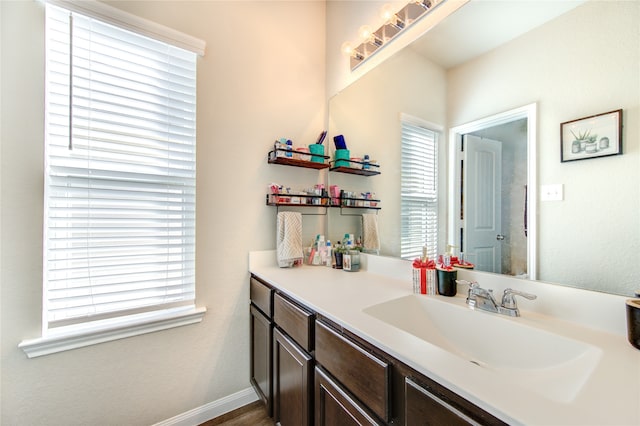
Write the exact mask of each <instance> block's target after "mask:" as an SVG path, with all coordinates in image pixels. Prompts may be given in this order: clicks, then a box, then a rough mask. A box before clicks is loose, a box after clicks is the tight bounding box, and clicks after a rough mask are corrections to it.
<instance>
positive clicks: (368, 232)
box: [362, 213, 380, 253]
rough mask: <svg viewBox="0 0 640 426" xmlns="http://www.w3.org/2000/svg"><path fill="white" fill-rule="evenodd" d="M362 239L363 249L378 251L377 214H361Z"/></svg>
mask: <svg viewBox="0 0 640 426" xmlns="http://www.w3.org/2000/svg"><path fill="white" fill-rule="evenodd" d="M362 239H363V242H362V243H363V246H364V249H365V251H375V252H376V253H377V252H378V251H380V238H379V237H378V215H376V214H372V213H366V214H363V215H362Z"/></svg>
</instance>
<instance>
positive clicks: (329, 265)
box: [325, 240, 333, 268]
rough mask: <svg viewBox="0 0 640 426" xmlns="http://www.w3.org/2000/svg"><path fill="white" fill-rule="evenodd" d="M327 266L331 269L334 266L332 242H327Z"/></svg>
mask: <svg viewBox="0 0 640 426" xmlns="http://www.w3.org/2000/svg"><path fill="white" fill-rule="evenodd" d="M325 266H328V267H329V268H331V267H332V266H333V256H332V253H331V240H327V252H326V260H325Z"/></svg>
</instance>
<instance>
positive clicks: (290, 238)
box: [276, 212, 303, 268]
mask: <svg viewBox="0 0 640 426" xmlns="http://www.w3.org/2000/svg"><path fill="white" fill-rule="evenodd" d="M276 243H277V258H278V266H279V267H281V268H290V267H292V266H293V264H294V263H295V261H296V260H299V259H302V256H303V253H302V215H301V214H300V213H296V212H280V213H278V224H277V229H276Z"/></svg>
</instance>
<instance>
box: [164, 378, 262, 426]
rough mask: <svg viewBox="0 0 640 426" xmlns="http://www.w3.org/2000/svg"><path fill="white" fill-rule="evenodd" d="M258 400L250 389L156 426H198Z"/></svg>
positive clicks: (254, 392)
mask: <svg viewBox="0 0 640 426" xmlns="http://www.w3.org/2000/svg"><path fill="white" fill-rule="evenodd" d="M257 400H258V395H256V391H255V390H253V388H252V387H248V388H246V389H244V390H241V391H239V392H236V393H234V394H231V395H229V396H225V397H224V398H220V399H218V400H217V401H213V402H210V403H208V404H205V405H202V406H200V407H196V408H194V409H193V410H189V411H187V412H185V413H182V414H178V415H177V416H174V417H172V418H170V419H167V420H163V421H161V422H159V423H156V424H155V425H154V426H197V425H199V424H201V423H204V422H206V421H207V420H211V419H213V418H216V417H218V416H221V415H223V414H225V413H228V412H229V411H233V410H235V409H236V408H240V407H243V406H245V405H247V404H251V403H252V402H254V401H257Z"/></svg>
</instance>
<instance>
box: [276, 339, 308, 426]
mask: <svg viewBox="0 0 640 426" xmlns="http://www.w3.org/2000/svg"><path fill="white" fill-rule="evenodd" d="M273 342H274V343H273V380H274V384H273V392H274V398H273V418H274V420H275V421H276V424H278V425H282V426H305V425H311V424H312V422H311V413H312V410H311V406H312V404H311V403H312V400H311V389H312V383H313V382H312V376H311V374H312V371H313V358H311V356H310V355H309V354H308V353H307V352H305V351H304V350H303V349H302V348H300V347H299V346H298V345H297V344H296V343H295V342H294V341H293V340H291V339H290V338H289V337H287V336H286V335H285V334H283V333H282V332H281V331H280V330H278V329H275V330H274V332H273Z"/></svg>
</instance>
